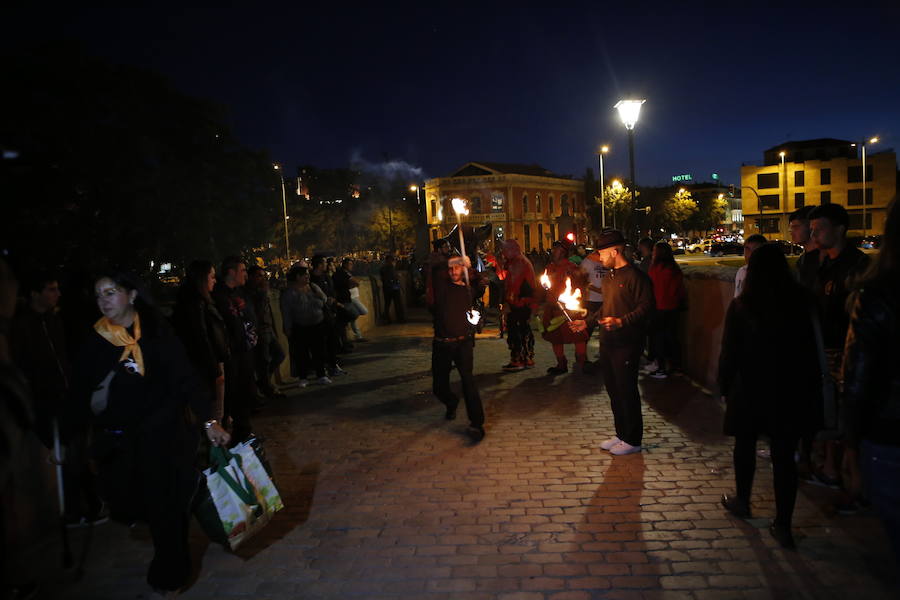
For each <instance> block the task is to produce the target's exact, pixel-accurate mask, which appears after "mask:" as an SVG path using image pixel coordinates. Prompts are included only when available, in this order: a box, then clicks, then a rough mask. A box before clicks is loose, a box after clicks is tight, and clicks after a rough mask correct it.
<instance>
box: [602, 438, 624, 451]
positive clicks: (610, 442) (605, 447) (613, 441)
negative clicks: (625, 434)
mask: <svg viewBox="0 0 900 600" xmlns="http://www.w3.org/2000/svg"><path fill="white" fill-rule="evenodd" d="M621 441H622V440H620V439H619V438H618V436H615V435H614V436H612V437H611V438H609V439H608V440H606V441H605V442H601V443H600V449H601V450H609V449H610V448H612V447H613V446H615V445H616V444H618V443H619V442H621Z"/></svg>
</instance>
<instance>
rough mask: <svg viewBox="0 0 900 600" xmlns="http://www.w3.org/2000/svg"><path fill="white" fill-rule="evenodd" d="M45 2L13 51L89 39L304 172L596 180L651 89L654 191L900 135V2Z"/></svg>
mask: <svg viewBox="0 0 900 600" xmlns="http://www.w3.org/2000/svg"><path fill="white" fill-rule="evenodd" d="M30 4H32V5H33V6H34V8H27V9H17V10H16V11H13V12H11V13H10V12H9V9H7V10H6V13H7V14H6V16H5V18H4V19H3V24H2V26H0V27H2V29H0V31H2V37H3V41H2V42H0V43H2V45H3V47H4V48H5V49H10V48H20V49H21V48H23V47H24V48H27V47H28V46H29V45H32V44H36V43H40V42H41V41H46V40H52V39H75V40H80V41H82V42H83V43H84V44H85V46H86V48H87V50H88V51H89V52H91V53H94V54H97V55H99V56H101V57H103V58H105V59H107V60H109V61H111V62H116V63H126V64H133V65H138V66H142V67H148V68H151V69H154V70H157V71H159V72H161V73H163V74H165V75H167V76H168V77H169V78H170V79H171V80H172V81H173V82H174V84H175V85H176V86H177V87H178V88H179V89H181V90H183V91H184V92H186V93H189V94H191V95H195V96H200V97H205V98H208V99H211V100H214V101H216V102H218V103H220V104H222V105H224V106H226V107H227V108H228V110H229V118H230V125H231V126H232V128H233V130H234V131H235V132H236V134H237V135H238V137H239V138H240V139H241V140H242V141H243V142H244V143H245V144H246V145H248V146H250V147H252V148H256V149H266V150H268V151H269V152H270V154H271V156H272V158H273V160H278V161H281V162H283V163H284V164H285V165H286V166H287V167H288V169H289V172H290V171H292V170H293V167H294V166H296V165H299V164H314V165H317V166H322V167H338V166H347V165H348V163H349V162H350V161H351V160H353V159H356V160H362V161H367V162H368V163H371V164H376V163H382V162H383V161H385V160H386V159H387V160H391V161H406V162H408V163H409V164H410V165H413V166H415V167H419V168H421V178H423V179H424V178H426V177H435V176H442V175H447V174H449V173H450V172H451V171H452V170H454V169H455V168H457V167H458V166H460V165H462V164H464V163H466V162H468V161H470V160H475V161H477V160H483V161H494V162H521V163H538V164H540V165H542V166H544V167H546V168H548V169H551V170H553V171H555V172H558V173H564V174H571V175H575V176H578V177H580V176H582V175H583V174H584V171H585V169H586V168H587V167H594V168H595V169H596V155H595V154H594V152H595V149H596V148H597V146H598V145H599V144H600V143H601V142H605V143H608V144H610V146H611V147H612V152H611V154H610V155H609V158H608V159H607V174H608V175H614V174H624V173H627V168H628V162H627V161H628V159H627V156H628V155H627V137H626V133H625V128H624V127H623V126H622V125H621V123H620V122H619V121H618V118H617V115H616V113H615V111H614V110H613V108H612V106H613V104H615V102H616V101H617V100H618V99H620V98H621V97H626V96H638V97H643V98H646V99H647V103H646V104H645V105H644V110H643V112H642V114H641V120H640V122H639V123H638V126H637V129H636V168H637V180H638V184H639V186H640V185H641V184H643V185H659V184H664V183H667V182H670V181H671V176H672V175H675V174H680V173H692V174H693V175H694V177H695V179H708V178H709V174H710V173H712V172H718V173H720V174H721V176H722V179H723V180H724V181H725V182H726V183H727V182H734V181H737V179H738V176H739V169H740V166H741V163H742V162H755V163H757V164H758V163H759V162H760V161H761V159H762V151H763V150H764V149H766V148H768V147H771V146H774V145H776V144H779V143H781V142H783V141H785V140H792V139H793V140H801V139H810V138H818V137H835V138H841V139H861V138H863V137H865V136H871V135H876V134H877V135H880V136H881V139H882V144H881V145H880V146H879V147H873V148H872V151H877V149H878V148H880V149H885V148H888V147H895V146H896V145H897V139H898V138H897V136H898V135H900V109H898V106H900V65H898V59H900V41H898V35H897V27H898V23H900V8H898V6H900V4H898V3H897V2H888V1H884V2H864V1H863V2H854V3H846V4H843V5H841V4H838V3H834V2H820V3H817V4H812V3H789V4H790V5H789V6H787V5H786V4H788V3H785V4H782V3H781V2H778V3H774V2H773V3H764V2H744V3H740V4H739V6H740V9H737V8H729V7H727V6H726V5H729V6H730V5H732V4H734V5H738V3H725V2H708V3H677V2H668V3H665V4H664V5H663V4H661V3H641V2H632V3H623V4H626V7H625V8H615V7H614V6H615V5H617V4H618V3H606V2H588V3H577V4H576V3H569V2H548V3H546V7H544V8H541V9H529V8H525V7H526V6H529V3H509V4H507V3H492V2H483V3H473V4H467V3H463V2H457V3H452V4H447V5H441V4H438V3H427V2H423V3H415V4H395V5H394V6H395V7H396V8H387V7H388V6H390V3H384V4H382V3H366V4H362V5H360V6H358V7H355V6H354V4H353V3H328V4H329V7H328V8H323V7H313V8H310V7H307V6H305V5H306V4H312V3H294V5H293V6H291V7H277V6H263V7H260V6H253V7H250V6H249V5H248V3H235V4H241V5H242V6H241V7H240V8H225V9H223V8H203V9H199V8H191V9H187V8H183V7H178V6H168V7H166V6H162V5H161V4H159V3H155V4H153V5H148V7H146V8H143V9H140V8H123V7H119V6H115V7H112V6H110V7H105V8H83V7H76V6H69V7H66V8H55V9H53V8H48V7H47V6H46V5H44V4H41V3H30ZM72 4H75V3H72ZM320 4H323V5H324V4H325V3H324V2H323V3H320ZM426 5H428V6H429V8H414V7H416V6H426ZM657 5H659V8H656V6H657ZM4 93H11V91H10V90H7V91H6V92H4ZM12 93H14V92H12ZM411 177H412V175H411Z"/></svg>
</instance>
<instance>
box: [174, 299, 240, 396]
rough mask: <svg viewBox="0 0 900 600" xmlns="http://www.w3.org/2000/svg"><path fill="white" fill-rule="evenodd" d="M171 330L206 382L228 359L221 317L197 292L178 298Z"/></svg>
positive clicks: (217, 373) (210, 379)
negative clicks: (173, 329)
mask: <svg viewBox="0 0 900 600" xmlns="http://www.w3.org/2000/svg"><path fill="white" fill-rule="evenodd" d="M172 324H173V325H174V326H175V332H176V333H177V334H178V337H179V338H180V339H181V343H182V344H184V349H185V351H186V352H187V355H188V358H189V359H190V361H191V364H193V365H194V368H195V369H196V370H197V373H199V374H200V376H201V377H203V379H204V380H206V381H207V382H208V383H211V382H213V381H214V380H215V378H216V377H218V375H219V363H224V362H225V361H226V360H227V359H228V340H227V339H226V333H225V320H224V319H223V318H222V315H221V314H219V311H218V310H217V309H216V307H215V306H214V305H212V304H210V303H209V302H207V301H206V300H204V299H203V298H201V297H199V296H195V297H193V298H191V297H185V296H181V297H179V298H178V302H177V303H176V304H175V310H174V312H173V313H172Z"/></svg>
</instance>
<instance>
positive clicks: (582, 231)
mask: <svg viewBox="0 0 900 600" xmlns="http://www.w3.org/2000/svg"><path fill="white" fill-rule="evenodd" d="M453 198H462V199H464V200H465V201H466V204H467V206H468V207H469V214H468V215H467V216H463V217H462V222H463V223H464V224H467V225H482V224H484V223H485V222H488V221H489V222H491V223H492V224H493V226H494V234H495V237H496V238H498V239H501V240H502V239H516V240H518V241H519V244H520V245H521V246H522V249H523V250H526V251H527V250H531V249H532V248H535V249H538V250H540V249H546V248H549V247H550V244H551V243H552V242H553V240H556V239H559V238H560V237H564V236H565V235H566V234H568V233H572V234H574V236H575V239H576V241H577V242H578V243H583V242H586V239H587V230H588V227H589V225H588V218H587V213H586V210H585V209H586V207H585V202H584V182H583V181H581V180H578V179H572V178H570V177H565V176H561V175H556V174H554V173H551V172H550V171H548V170H546V169H544V168H542V167H539V166H537V165H516V164H504V163H487V162H477V163H476V162H470V163H466V164H465V165H463V166H462V167H460V168H459V169H457V170H456V171H455V172H454V173H453V174H452V175H449V176H448V177H438V178H435V179H430V180H428V181H427V182H425V199H426V201H425V209H426V211H427V222H428V229H429V236H430V239H432V240H435V239H438V238H441V237H444V236H446V235H447V233H448V232H449V231H450V230H451V229H453V226H454V225H456V215H455V213H454V212H453V207H452V206H451V200H452V199H453Z"/></svg>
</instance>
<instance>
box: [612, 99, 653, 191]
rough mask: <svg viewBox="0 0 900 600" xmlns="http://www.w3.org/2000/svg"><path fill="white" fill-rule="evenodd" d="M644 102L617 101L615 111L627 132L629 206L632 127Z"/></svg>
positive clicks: (634, 186) (632, 148) (632, 165)
mask: <svg viewBox="0 0 900 600" xmlns="http://www.w3.org/2000/svg"><path fill="white" fill-rule="evenodd" d="M644 102H646V100H644V99H639V100H619V101H618V102H617V103H616V105H615V107H614V108H615V109H616V110H618V111H619V118H620V119H622V123H623V124H624V125H625V129H627V130H628V163H629V165H630V166H631V206H632V207H634V204H635V188H636V187H637V186H636V185H635V181H634V126H635V125H637V122H638V117H639V116H640V114H641V105H642V104H643V103H644Z"/></svg>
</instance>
